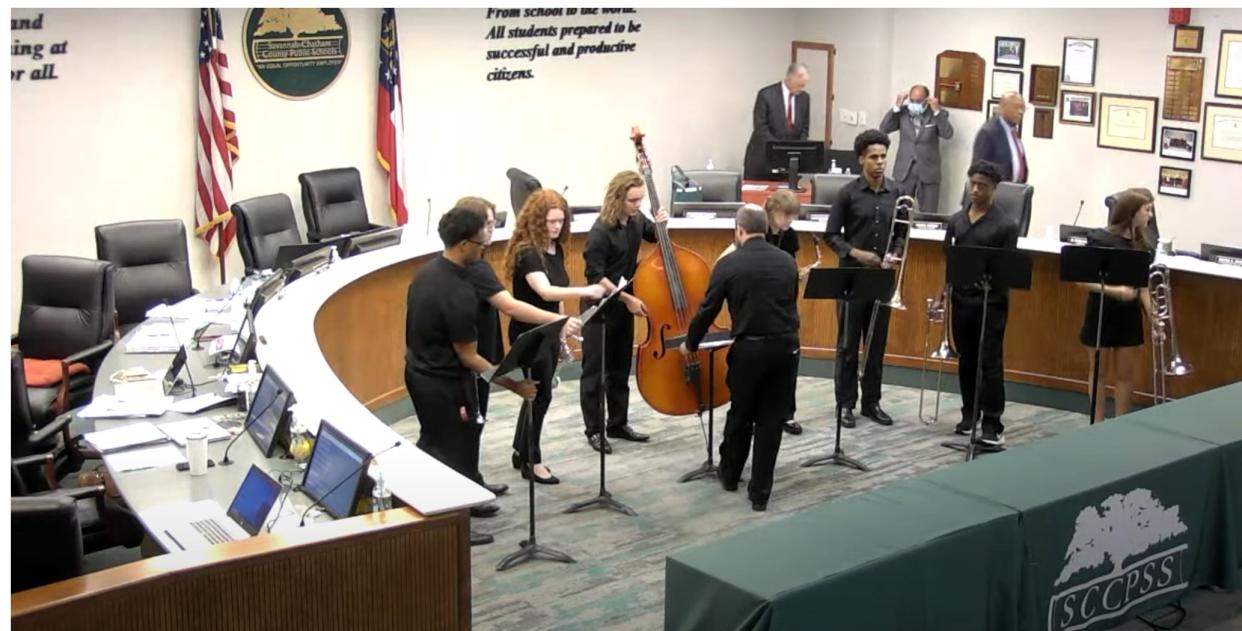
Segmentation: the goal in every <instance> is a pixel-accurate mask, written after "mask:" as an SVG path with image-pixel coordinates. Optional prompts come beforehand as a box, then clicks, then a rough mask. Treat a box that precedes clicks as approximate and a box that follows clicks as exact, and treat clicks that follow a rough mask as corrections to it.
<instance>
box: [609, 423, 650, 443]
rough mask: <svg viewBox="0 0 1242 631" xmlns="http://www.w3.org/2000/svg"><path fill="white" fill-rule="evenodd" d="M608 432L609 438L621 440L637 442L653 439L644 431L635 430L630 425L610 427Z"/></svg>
mask: <svg viewBox="0 0 1242 631" xmlns="http://www.w3.org/2000/svg"><path fill="white" fill-rule="evenodd" d="M606 433H607V434H608V437H609V438H620V439H621V440H628V441H631V442H635V443H645V442H647V441H648V440H651V437H650V436H648V435H646V434H644V433H642V432H636V431H634V430H633V428H631V427H630V426H629V425H622V426H620V427H609V428H608V431H607V432H606Z"/></svg>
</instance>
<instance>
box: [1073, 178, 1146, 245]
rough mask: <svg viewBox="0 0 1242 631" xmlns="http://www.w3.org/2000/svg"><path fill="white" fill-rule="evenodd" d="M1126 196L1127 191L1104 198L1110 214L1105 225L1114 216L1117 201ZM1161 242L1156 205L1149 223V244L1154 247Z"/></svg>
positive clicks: (1105, 218)
mask: <svg viewBox="0 0 1242 631" xmlns="http://www.w3.org/2000/svg"><path fill="white" fill-rule="evenodd" d="M1124 194H1125V191H1117V192H1116V193H1113V194H1112V195H1109V196H1108V197H1105V198H1104V207H1105V208H1107V209H1108V213H1106V214H1105V216H1104V223H1105V224H1107V223H1108V220H1109V218H1110V215H1112V212H1113V205H1114V204H1116V203H1117V200H1119V199H1121V196H1122V195H1124ZM1087 225H1091V222H1090V221H1088V222H1087ZM1159 241H1160V225H1159V224H1157V223H1156V210H1155V204H1153V205H1152V211H1151V221H1149V222H1147V242H1148V243H1150V244H1151V245H1152V246H1153V247H1154V246H1155V245H1156V243H1157V242H1159Z"/></svg>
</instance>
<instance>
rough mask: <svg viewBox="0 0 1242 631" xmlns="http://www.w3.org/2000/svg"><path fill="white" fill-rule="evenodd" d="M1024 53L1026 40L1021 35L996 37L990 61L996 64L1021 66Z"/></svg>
mask: <svg viewBox="0 0 1242 631" xmlns="http://www.w3.org/2000/svg"><path fill="white" fill-rule="evenodd" d="M1025 54H1026V40H1025V39H1023V38H1021V37H997V38H996V47H995V56H994V57H993V58H992V63H993V64H995V65H997V66H1010V67H1013V68H1021V67H1022V58H1023V56H1024V55H1025Z"/></svg>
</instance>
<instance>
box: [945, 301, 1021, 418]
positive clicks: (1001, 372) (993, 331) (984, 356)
mask: <svg viewBox="0 0 1242 631" xmlns="http://www.w3.org/2000/svg"><path fill="white" fill-rule="evenodd" d="M983 310H984V307H983V305H982V304H981V302H980V301H978V300H973V301H962V300H959V299H957V298H954V299H953V342H954V344H955V345H956V346H957V353H958V355H960V356H961V358H960V359H959V360H958V362H957V378H958V387H960V388H961V391H962V418H963V419H971V418H974V409H973V408H972V406H973V405H974V401H975V371H976V369H977V368H978V367H979V363H980V362H982V363H983V381H982V388H981V389H980V391H979V407H980V409H981V410H982V416H983V429H984V431H987V430H989V429H991V430H994V431H995V432H996V433H998V434H999V433H1000V432H1002V431H1004V430H1005V426H1004V425H1002V424H1001V421H1000V417H1001V414H1004V413H1005V324H1006V322H1007V321H1008V319H1009V305H1008V304H1005V303H1001V304H995V303H994V304H989V305H988V306H987V313H988V318H987V330H986V331H984V332H983V349H982V353H981V352H980V349H979V333H980V327H981V326H983Z"/></svg>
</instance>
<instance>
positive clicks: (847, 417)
mask: <svg viewBox="0 0 1242 631" xmlns="http://www.w3.org/2000/svg"><path fill="white" fill-rule="evenodd" d="M855 425H858V423H855V422H854V410H853V409H851V408H845V409H844V410H841V427H854V426H855Z"/></svg>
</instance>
